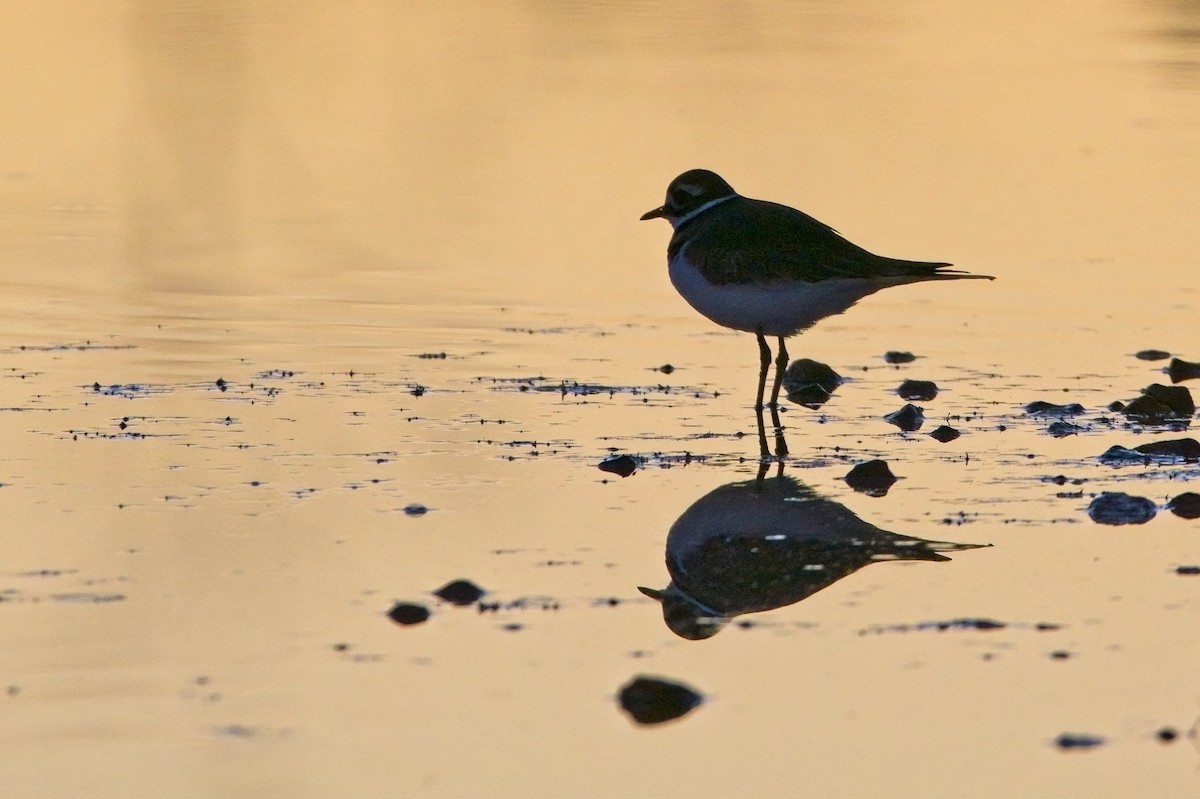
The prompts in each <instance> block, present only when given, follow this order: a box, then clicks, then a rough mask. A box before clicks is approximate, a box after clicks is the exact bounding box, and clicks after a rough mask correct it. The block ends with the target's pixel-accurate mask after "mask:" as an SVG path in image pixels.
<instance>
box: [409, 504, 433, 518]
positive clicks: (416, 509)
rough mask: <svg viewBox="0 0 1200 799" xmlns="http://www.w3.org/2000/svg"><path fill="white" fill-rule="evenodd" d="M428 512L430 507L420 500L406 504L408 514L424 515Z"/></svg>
mask: <svg viewBox="0 0 1200 799" xmlns="http://www.w3.org/2000/svg"><path fill="white" fill-rule="evenodd" d="M426 513H429V508H427V507H425V506H424V505H422V504H421V503H420V502H412V503H409V504H408V505H405V506H404V515H406V516H424V515H425V514H426Z"/></svg>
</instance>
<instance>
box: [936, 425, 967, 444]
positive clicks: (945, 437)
mask: <svg viewBox="0 0 1200 799" xmlns="http://www.w3.org/2000/svg"><path fill="white" fill-rule="evenodd" d="M961 435H962V433H960V432H958V431H957V430H955V429H954V428H953V427H951V426H950V425H948V424H944V425H942V426H941V427H939V428H938V429H937V430H934V431H933V432H932V433H930V434H929V436H930V437H931V438H933V439H935V440H937V441H940V442H942V443H943V444H946V443H949V442H951V441H953V440H954V439H956V438H958V437H959V436H961Z"/></svg>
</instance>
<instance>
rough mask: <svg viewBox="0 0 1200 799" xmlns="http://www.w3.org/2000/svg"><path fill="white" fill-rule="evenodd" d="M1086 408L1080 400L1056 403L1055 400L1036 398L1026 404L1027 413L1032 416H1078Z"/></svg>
mask: <svg viewBox="0 0 1200 799" xmlns="http://www.w3.org/2000/svg"><path fill="white" fill-rule="evenodd" d="M1083 412H1084V408H1083V406H1082V405H1080V404H1079V403H1078V402H1072V403H1071V404H1069V405H1055V404H1054V403H1053V402H1045V401H1044V400H1035V401H1034V402H1031V403H1029V404H1028V405H1026V406H1025V413H1027V414H1029V415H1030V416H1078V415H1079V414H1081V413H1083Z"/></svg>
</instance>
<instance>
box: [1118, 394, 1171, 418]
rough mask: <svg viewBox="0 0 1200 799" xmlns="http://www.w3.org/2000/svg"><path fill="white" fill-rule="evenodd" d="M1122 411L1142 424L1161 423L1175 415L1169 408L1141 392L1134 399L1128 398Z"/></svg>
mask: <svg viewBox="0 0 1200 799" xmlns="http://www.w3.org/2000/svg"><path fill="white" fill-rule="evenodd" d="M1122 413H1124V414H1125V416H1127V417H1128V418H1130V419H1133V420H1134V421H1135V422H1141V423H1142V424H1162V423H1163V422H1165V421H1167V420H1168V419H1170V418H1172V417H1173V416H1174V415H1175V414H1173V413H1172V412H1171V409H1170V408H1168V407H1167V406H1166V405H1163V404H1162V403H1161V402H1159V401H1158V400H1157V399H1156V398H1154V397H1151V396H1150V395H1149V394H1143V395H1142V396H1140V397H1137V398H1136V399H1133V400H1130V402H1129V404H1128V405H1126V406H1125V410H1123V411H1122Z"/></svg>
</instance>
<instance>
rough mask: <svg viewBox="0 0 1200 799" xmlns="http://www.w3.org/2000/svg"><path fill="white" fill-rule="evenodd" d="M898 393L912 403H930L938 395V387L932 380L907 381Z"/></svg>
mask: <svg viewBox="0 0 1200 799" xmlns="http://www.w3.org/2000/svg"><path fill="white" fill-rule="evenodd" d="M896 393H897V394H899V395H900V396H901V398H903V399H906V400H909V401H911V402H928V401H929V400H931V399H933V398H934V397H936V396H937V395H938V387H937V383H935V382H933V381H932V380H905V381H904V382H903V383H901V384H900V385H899V386H898V387H897V388H896Z"/></svg>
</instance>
